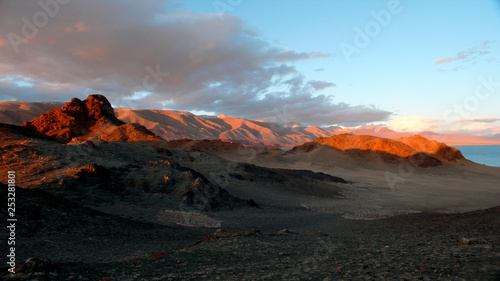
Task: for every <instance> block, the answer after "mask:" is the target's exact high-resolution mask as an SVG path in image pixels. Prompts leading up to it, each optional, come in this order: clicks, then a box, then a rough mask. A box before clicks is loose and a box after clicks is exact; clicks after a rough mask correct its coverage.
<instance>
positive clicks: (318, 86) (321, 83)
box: [307, 80, 336, 90]
mask: <svg viewBox="0 0 500 281" xmlns="http://www.w3.org/2000/svg"><path fill="white" fill-rule="evenodd" d="M307 83H308V84H309V85H311V87H313V88H314V89H315V90H323V89H326V88H330V87H335V86H336V85H335V84H334V83H330V82H325V81H318V80H311V81H309V82H307Z"/></svg>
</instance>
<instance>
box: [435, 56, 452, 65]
mask: <svg viewBox="0 0 500 281" xmlns="http://www.w3.org/2000/svg"><path fill="white" fill-rule="evenodd" d="M453 60H454V59H453V58H450V57H447V58H442V59H438V60H435V61H434V63H435V64H439V63H445V62H449V61H453Z"/></svg>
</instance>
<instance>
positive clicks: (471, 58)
mask: <svg viewBox="0 0 500 281" xmlns="http://www.w3.org/2000/svg"><path fill="white" fill-rule="evenodd" d="M493 43H495V41H484V42H483V43H481V44H479V45H477V46H473V47H470V48H467V49H466V50H465V51H461V52H458V53H456V54H455V56H454V57H444V58H440V59H437V60H435V61H434V64H442V63H450V62H457V63H462V64H463V63H469V65H468V66H470V65H473V64H476V63H478V62H479V58H480V57H482V56H485V55H488V54H490V53H491V52H490V51H489V49H490V47H491V45H492V44H493ZM485 61H486V62H488V63H491V62H495V61H496V59H495V58H491V57H490V58H487V59H486V60H485ZM464 68H465V67H464V66H455V67H453V68H451V69H450V70H451V71H457V70H461V69H464ZM441 71H444V70H443V69H437V70H434V72H441Z"/></svg>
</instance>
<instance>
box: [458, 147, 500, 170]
mask: <svg viewBox="0 0 500 281" xmlns="http://www.w3.org/2000/svg"><path fill="white" fill-rule="evenodd" d="M454 147H456V148H458V149H459V150H460V151H461V152H462V155H463V156H464V157H465V158H467V159H469V160H471V161H474V162H476V163H479V164H485V165H488V166H498V167H500V145H456V146H454Z"/></svg>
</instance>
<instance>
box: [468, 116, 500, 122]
mask: <svg viewBox="0 0 500 281" xmlns="http://www.w3.org/2000/svg"><path fill="white" fill-rule="evenodd" d="M460 121H466V122H477V123H493V122H496V121H500V118H494V117H473V118H470V117H469V118H461V119H460Z"/></svg>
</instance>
